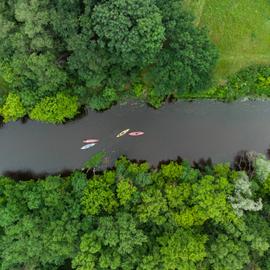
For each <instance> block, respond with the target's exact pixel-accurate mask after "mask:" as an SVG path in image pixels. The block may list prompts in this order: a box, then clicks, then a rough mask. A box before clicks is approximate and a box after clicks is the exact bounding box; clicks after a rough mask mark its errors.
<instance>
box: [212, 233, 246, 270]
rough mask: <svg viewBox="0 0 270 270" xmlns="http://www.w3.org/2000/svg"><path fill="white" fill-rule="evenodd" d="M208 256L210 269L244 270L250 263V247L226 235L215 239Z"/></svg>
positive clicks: (220, 235)
mask: <svg viewBox="0 0 270 270" xmlns="http://www.w3.org/2000/svg"><path fill="white" fill-rule="evenodd" d="M208 254H209V258H208V262H209V264H210V265H209V268H210V267H211V268H210V269H213V270H221V269H222V270H231V269H235V270H242V269H244V266H245V265H246V264H247V263H248V262H249V261H250V259H249V256H248V245H247V244H246V243H245V242H243V241H239V240H235V239H230V238H229V237H228V236H227V235H224V234H219V235H218V237H217V239H215V240H214V239H213V241H212V243H211V246H210V250H209V253H208Z"/></svg>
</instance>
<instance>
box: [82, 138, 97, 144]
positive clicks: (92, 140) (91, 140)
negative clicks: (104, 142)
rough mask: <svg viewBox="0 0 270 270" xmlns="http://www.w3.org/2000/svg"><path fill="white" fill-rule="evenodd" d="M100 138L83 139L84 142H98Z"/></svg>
mask: <svg viewBox="0 0 270 270" xmlns="http://www.w3.org/2000/svg"><path fill="white" fill-rule="evenodd" d="M98 141H99V140H98V139H86V140H83V142H84V143H97V142H98Z"/></svg>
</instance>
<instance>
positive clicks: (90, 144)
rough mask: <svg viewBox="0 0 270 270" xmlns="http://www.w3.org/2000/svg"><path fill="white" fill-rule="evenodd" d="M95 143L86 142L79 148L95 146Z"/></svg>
mask: <svg viewBox="0 0 270 270" xmlns="http://www.w3.org/2000/svg"><path fill="white" fill-rule="evenodd" d="M95 145H96V144H95V143H89V144H86V145H84V146H82V147H81V149H82V150H84V149H88V148H90V147H93V146H95Z"/></svg>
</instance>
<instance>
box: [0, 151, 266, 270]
mask: <svg viewBox="0 0 270 270" xmlns="http://www.w3.org/2000/svg"><path fill="white" fill-rule="evenodd" d="M97 157H101V154H100V155H97ZM256 157H257V158H259V157H260V158H262V157H261V156H260V155H256ZM98 159H99V158H94V163H95V164H96V161H97V160H98ZM265 161H266V160H265ZM90 163H91V162H90ZM91 166H93V162H92V163H91V164H90V165H89V168H90V167H91ZM261 170H262V168H261ZM260 175H261V174H260ZM267 179H268V177H267V178H266V179H265V180H264V182H262V180H261V178H260V177H258V176H257V175H256V172H254V174H252V175H251V176H250V177H249V178H248V176H247V175H246V174H245V173H244V172H237V171H234V170H233V169H231V168H230V167H229V165H228V164H217V165H215V166H209V168H207V170H203V171H200V170H198V169H194V168H192V167H191V166H190V165H189V164H188V163H187V162H183V163H181V164H179V163H177V162H170V163H169V164H166V165H165V164H163V165H161V166H160V167H159V168H150V166H149V164H147V163H140V164H138V163H134V162H131V161H129V160H128V159H127V158H125V157H121V158H120V159H118V160H117V162H116V163H115V167H114V168H113V169H111V170H105V171H104V172H99V173H98V174H95V175H93V176H91V178H90V179H87V175H86V174H84V173H83V172H81V171H75V172H73V173H72V174H71V175H70V176H69V177H60V176H49V177H47V178H46V179H44V180H41V179H39V180H37V181H34V180H29V181H23V182H15V181H13V180H12V179H9V178H7V177H0V215H1V220H0V240H1V245H0V269H3V270H5V269H59V268H63V267H64V264H65V263H66V262H67V261H68V260H69V261H72V267H73V269H77V270H90V269H93V270H102V269H130V270H135V269H137V270H157V269H158V270H159V269H160V270H162V269H168V270H190V269H194V270H197V269H202V270H203V269H204V270H229V269H236V270H237V269H238V270H242V269H243V270H244V269H261V270H264V269H265V270H266V269H268V268H267V267H268V265H269V258H268V257H269V250H270V219H269V217H270V196H269V191H268V189H265V186H264V183H266V181H267ZM238 195H239V196H240V195H241V196H242V197H241V200H245V199H246V198H248V199H250V200H253V201H254V202H257V201H258V200H259V198H262V201H263V208H262V209H261V210H260V211H253V210H254V209H253V208H252V207H251V208H250V207H245V208H239V209H242V210H244V211H242V213H241V215H239V213H238V211H237V209H235V207H233V206H234V204H236V203H237V205H239V198H240V197H239V196H238ZM232 198H234V199H235V200H234V201H232ZM256 210H258V209H256ZM60 266H61V267H60Z"/></svg>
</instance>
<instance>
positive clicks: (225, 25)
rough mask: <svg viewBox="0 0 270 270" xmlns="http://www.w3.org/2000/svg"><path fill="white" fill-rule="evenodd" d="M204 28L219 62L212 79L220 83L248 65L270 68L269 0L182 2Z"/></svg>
mask: <svg viewBox="0 0 270 270" xmlns="http://www.w3.org/2000/svg"><path fill="white" fill-rule="evenodd" d="M184 3H185V5H186V6H187V7H188V8H189V9H192V10H193V12H194V15H195V16H196V20H195V24H197V25H198V26H199V27H203V26H206V27H207V28H208V30H209V35H210V38H211V39H212V41H213V42H214V43H215V44H216V45H217V47H218V49H219V52H220V58H219V61H218V64H217V67H216V70H215V74H214V79H215V80H216V81H217V82H222V81H223V80H224V79H226V78H227V77H228V75H231V74H233V73H235V72H237V71H239V70H240V69H243V68H245V67H247V66H250V65H257V64H270V2H269V0H256V1H254V0H222V1H221V0H184Z"/></svg>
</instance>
